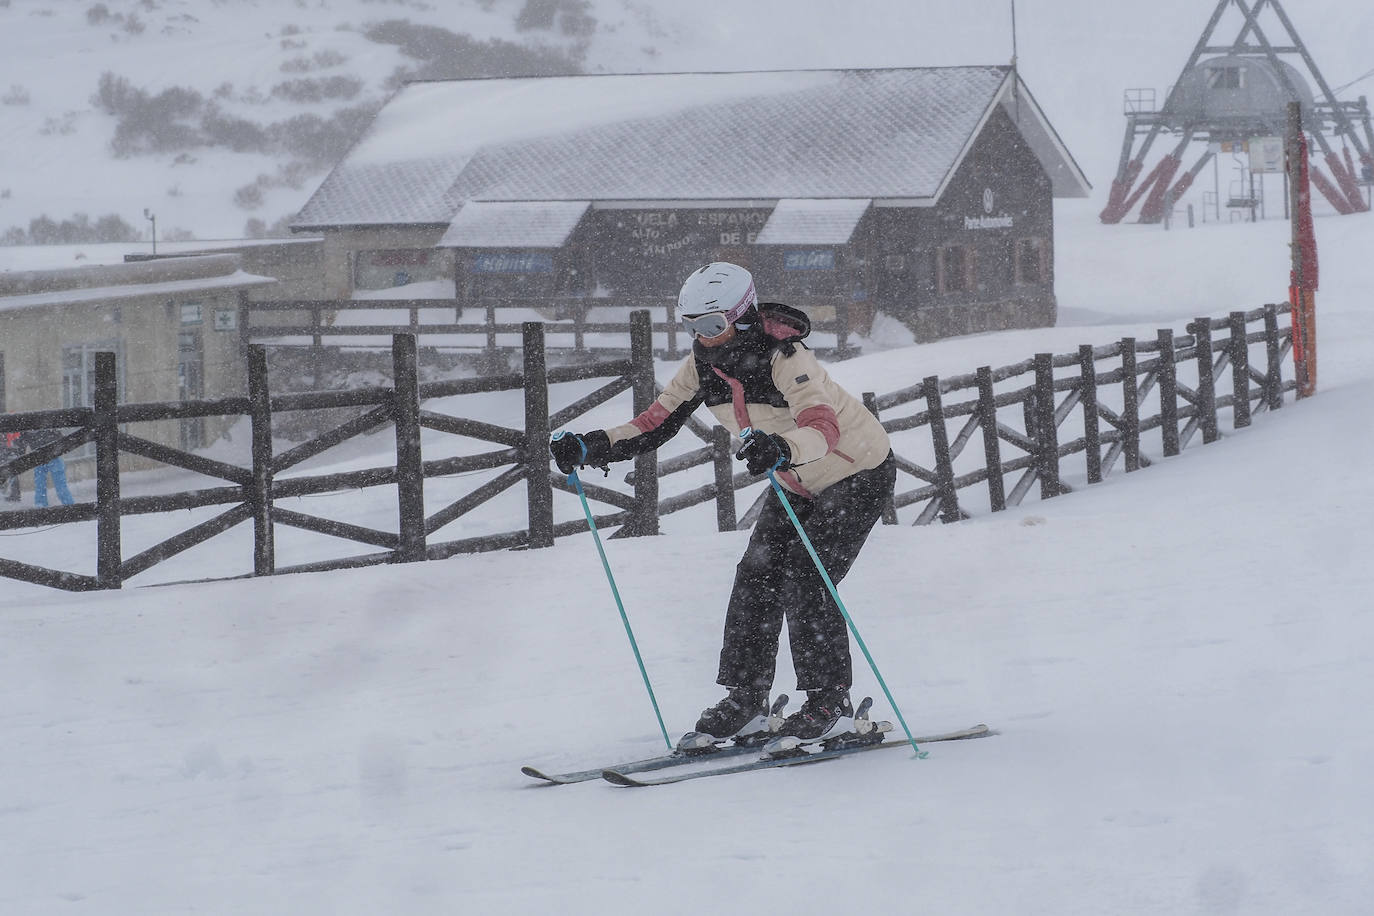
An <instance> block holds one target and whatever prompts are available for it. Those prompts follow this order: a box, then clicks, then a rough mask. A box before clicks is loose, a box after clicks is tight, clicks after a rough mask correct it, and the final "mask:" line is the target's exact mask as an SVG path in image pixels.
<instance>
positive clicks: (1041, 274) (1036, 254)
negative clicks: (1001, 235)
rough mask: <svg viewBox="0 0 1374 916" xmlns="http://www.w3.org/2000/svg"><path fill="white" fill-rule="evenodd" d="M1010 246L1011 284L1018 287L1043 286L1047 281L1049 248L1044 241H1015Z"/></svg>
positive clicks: (1025, 239) (1032, 239) (1040, 239)
mask: <svg viewBox="0 0 1374 916" xmlns="http://www.w3.org/2000/svg"><path fill="white" fill-rule="evenodd" d="M1012 246H1013V247H1012V259H1011V260H1012V271H1013V274H1012V282H1013V283H1015V284H1017V285H1018V286H1043V285H1044V284H1045V283H1046V281H1047V280H1048V279H1049V247H1050V246H1049V245H1048V244H1047V242H1046V240H1045V239H1042V238H1024V239H1016V240H1015V241H1014V242H1013V243H1012Z"/></svg>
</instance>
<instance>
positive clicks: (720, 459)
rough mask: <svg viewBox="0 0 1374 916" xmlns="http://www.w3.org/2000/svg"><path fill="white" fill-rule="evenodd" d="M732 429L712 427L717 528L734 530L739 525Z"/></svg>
mask: <svg viewBox="0 0 1374 916" xmlns="http://www.w3.org/2000/svg"><path fill="white" fill-rule="evenodd" d="M730 445H731V443H730V430H728V429H726V428H725V427H724V426H714V427H712V428H711V452H712V458H713V464H714V465H715V471H716V530H717V531H734V530H735V528H736V527H738V525H739V516H738V515H737V514H736V512H735V477H734V471H733V470H732V468H731V465H732V464H733V463H734V455H733V454H732V453H731V451H730Z"/></svg>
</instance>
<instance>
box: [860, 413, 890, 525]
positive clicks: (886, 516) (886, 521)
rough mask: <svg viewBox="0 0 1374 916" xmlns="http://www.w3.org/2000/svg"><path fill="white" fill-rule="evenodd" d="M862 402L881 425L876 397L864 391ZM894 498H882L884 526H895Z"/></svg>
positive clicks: (887, 496) (888, 495) (888, 496)
mask: <svg viewBox="0 0 1374 916" xmlns="http://www.w3.org/2000/svg"><path fill="white" fill-rule="evenodd" d="M863 401H864V407H867V408H868V412H869V413H871V414H873V419H875V420H877V421H878V422H879V423H881V422H882V419H881V418H880V417H879V416H878V395H877V394H875V393H874V392H872V391H865V392H864V393H863ZM895 497H896V494H895V493H888V494H887V495H886V496H885V497H883V524H884V525H895V524H897V501H896V498H895Z"/></svg>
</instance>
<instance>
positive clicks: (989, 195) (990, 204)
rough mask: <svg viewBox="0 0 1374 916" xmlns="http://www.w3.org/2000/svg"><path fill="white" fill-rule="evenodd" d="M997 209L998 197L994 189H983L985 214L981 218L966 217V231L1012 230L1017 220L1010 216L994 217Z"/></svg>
mask: <svg viewBox="0 0 1374 916" xmlns="http://www.w3.org/2000/svg"><path fill="white" fill-rule="evenodd" d="M996 209H997V195H996V193H994V192H993V190H992V188H984V189H983V213H982V215H981V216H966V217H964V228H965V229H970V230H973V229H1010V228H1011V227H1012V224H1013V223H1014V222H1015V220H1013V219H1012V217H1010V216H993V215H992V214H993V211H994V210H996Z"/></svg>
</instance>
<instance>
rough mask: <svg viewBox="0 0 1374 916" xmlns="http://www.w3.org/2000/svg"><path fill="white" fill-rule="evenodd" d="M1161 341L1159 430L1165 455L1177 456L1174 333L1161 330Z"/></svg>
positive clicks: (1176, 382)
mask: <svg viewBox="0 0 1374 916" xmlns="http://www.w3.org/2000/svg"><path fill="white" fill-rule="evenodd" d="M1156 338H1157V339H1158V340H1159V429H1160V432H1161V434H1162V435H1163V438H1164V455H1165V457H1168V456H1170V455H1177V454H1178V452H1179V447H1178V366H1176V365H1175V364H1174V332H1173V329H1171V328H1160V329H1159V331H1158V332H1156Z"/></svg>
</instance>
